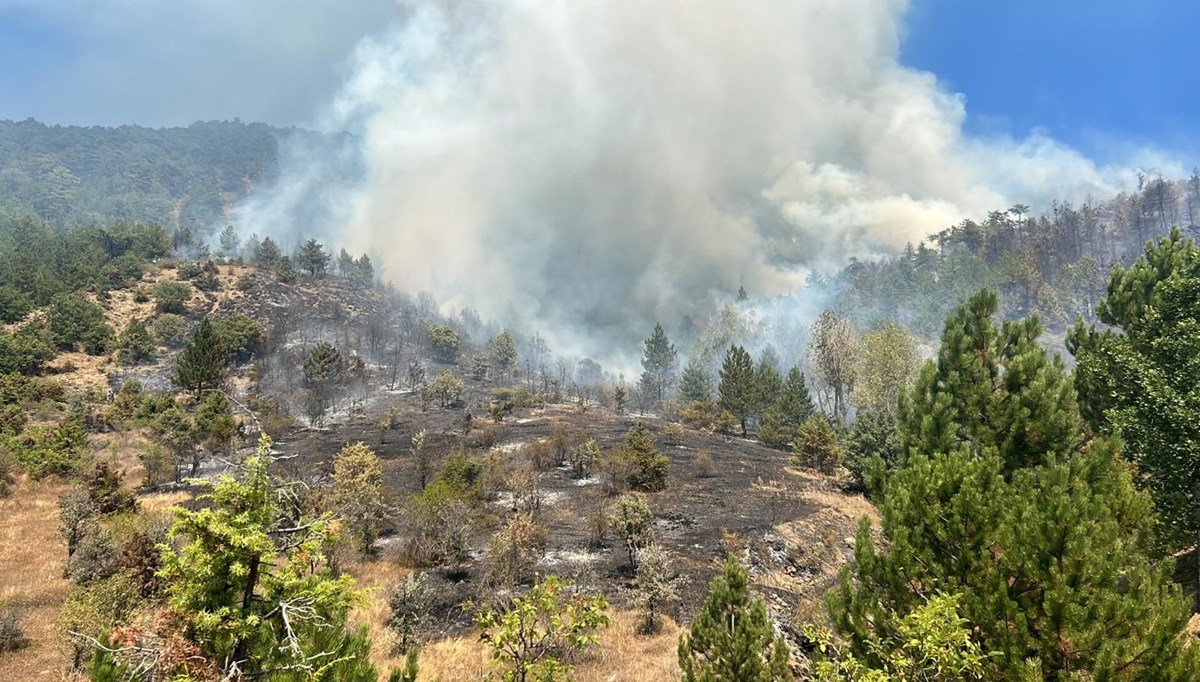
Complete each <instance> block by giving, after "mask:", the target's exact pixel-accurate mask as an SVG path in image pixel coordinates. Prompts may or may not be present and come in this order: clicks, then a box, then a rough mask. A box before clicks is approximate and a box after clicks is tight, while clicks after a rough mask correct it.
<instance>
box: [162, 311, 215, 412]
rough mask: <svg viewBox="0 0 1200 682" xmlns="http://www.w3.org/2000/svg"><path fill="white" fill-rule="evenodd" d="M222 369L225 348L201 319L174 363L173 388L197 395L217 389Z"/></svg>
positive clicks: (210, 324) (211, 328) (210, 325)
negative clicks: (174, 386) (179, 388)
mask: <svg viewBox="0 0 1200 682" xmlns="http://www.w3.org/2000/svg"><path fill="white" fill-rule="evenodd" d="M224 369H225V348H224V346H223V345H222V344H221V340H220V338H219V337H218V335H217V333H216V331H215V329H214V328H213V324H212V322H210V321H209V320H208V319H207V318H205V319H204V320H203V321H202V322H200V326H199V327H197V328H196V332H195V333H194V334H192V338H191V340H190V341H188V343H187V345H186V346H184V347H183V350H182V351H180V353H179V357H178V358H176V360H175V374H174V376H173V381H174V382H175V385H177V386H179V387H181V388H183V389H186V390H188V391H191V392H193V393H195V394H196V395H197V396H199V395H200V394H201V393H203V392H204V391H206V390H208V389H212V388H219V387H220V385H221V373H222V371H223V370H224Z"/></svg>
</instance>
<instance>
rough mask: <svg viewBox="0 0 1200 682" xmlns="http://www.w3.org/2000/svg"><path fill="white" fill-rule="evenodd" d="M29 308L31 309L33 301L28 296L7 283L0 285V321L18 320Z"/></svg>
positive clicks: (23, 316) (6, 322)
mask: <svg viewBox="0 0 1200 682" xmlns="http://www.w3.org/2000/svg"><path fill="white" fill-rule="evenodd" d="M30 310H33V303H31V302H30V301H29V297H28V296H26V295H25V294H24V293H22V292H21V291H19V290H17V289H14V288H13V287H11V286H9V285H7V284H6V285H4V286H2V287H0V322H3V323H5V324H12V323H13V322H20V321H21V320H23V319H25V316H26V315H28V314H29V311H30Z"/></svg>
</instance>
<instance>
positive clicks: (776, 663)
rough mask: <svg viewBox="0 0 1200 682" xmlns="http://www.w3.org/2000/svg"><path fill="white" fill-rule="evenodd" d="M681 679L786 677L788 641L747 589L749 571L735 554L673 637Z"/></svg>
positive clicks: (750, 681)
mask: <svg viewBox="0 0 1200 682" xmlns="http://www.w3.org/2000/svg"><path fill="white" fill-rule="evenodd" d="M679 668H680V669H681V670H682V671H683V680H684V682H732V681H733V680H737V682H778V681H780V680H787V679H791V676H790V673H789V672H788V647H787V643H786V642H784V640H783V638H782V637H777V636H776V635H775V625H774V624H773V623H772V622H771V619H770V617H769V616H768V615H767V607H766V605H765V604H763V601H762V600H761V599H758V598H757V597H755V596H754V595H753V594H751V593H750V577H749V575H747V573H746V569H745V568H743V567H742V565H741V564H740V563H738V561H737V559H735V558H733V557H729V558H728V559H726V560H725V568H724V573H723V575H721V576H720V577H718V578H717V579H716V580H714V581H713V582H712V585H711V586H710V587H709V592H708V598H707V599H705V600H704V605H703V606H701V607H700V612H699V613H697V614H696V617H695V618H693V619H692V624H691V627H690V628H689V630H688V632H687V633H686V634H684V635H683V636H681V637H680V638H679Z"/></svg>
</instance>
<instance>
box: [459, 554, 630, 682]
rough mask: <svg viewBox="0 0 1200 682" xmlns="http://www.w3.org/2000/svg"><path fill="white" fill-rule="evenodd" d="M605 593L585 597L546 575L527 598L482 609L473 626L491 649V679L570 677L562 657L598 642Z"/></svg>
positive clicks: (604, 621) (603, 621)
mask: <svg viewBox="0 0 1200 682" xmlns="http://www.w3.org/2000/svg"><path fill="white" fill-rule="evenodd" d="M607 609H608V602H607V601H605V599H604V595H594V596H587V597H585V596H582V595H580V594H578V593H576V592H574V591H572V590H571V583H569V582H566V581H562V580H559V579H558V578H556V577H554V576H547V577H546V578H545V579H544V580H540V581H538V582H537V583H535V584H534V586H533V589H531V590H530V591H529V594H527V595H526V596H524V597H522V598H520V599H516V600H514V601H513V603H512V605H511V606H510V607H509V608H507V609H504V610H501V611H493V610H492V609H479V610H477V611H476V613H475V624H476V625H477V626H479V629H480V630H482V634H481V635H480V638H481V639H483V641H484V642H485V643H487V645H488V646H489V647H490V648H491V649H492V660H493V665H494V668H495V669H494V671H493V673H492V674H491V675H489V676H488V678H487V679H488V680H505V681H509V680H511V681H514V682H515V681H517V680H522V681H523V680H545V681H547V682H549V681H551V680H569V679H570V678H571V666H570V665H569V664H568V663H567V662H565V661H564V660H562V659H563V657H565V656H566V655H567V654H569V653H571V652H574V651H582V650H584V649H587V648H588V647H590V646H592V645H594V644H596V642H597V637H596V634H595V633H596V630H597V629H599V628H601V627H607V626H608V616H606V615H605V614H604V612H605V611H606V610H607Z"/></svg>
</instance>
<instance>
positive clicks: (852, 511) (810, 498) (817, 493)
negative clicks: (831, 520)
mask: <svg viewBox="0 0 1200 682" xmlns="http://www.w3.org/2000/svg"><path fill="white" fill-rule="evenodd" d="M800 499H802V500H804V501H805V502H811V503H812V504H815V505H820V506H822V507H828V508H829V509H832V510H834V511H836V512H838V513H840V514H842V515H844V516H845V517H846V518H848V519H851V520H852V521H855V522H857V521H858V520H859V519H861V518H862V517H864V516H865V517H867V518H868V519H871V523H873V524H874V525H876V526H878V525H879V510H878V509H876V508H875V505H873V504H871V503H870V502H868V501H867V498H865V497H863V496H862V495H850V494H847V493H840V492H839V493H834V492H826V491H824V490H805V491H804V492H803V493H801V494H800Z"/></svg>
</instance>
